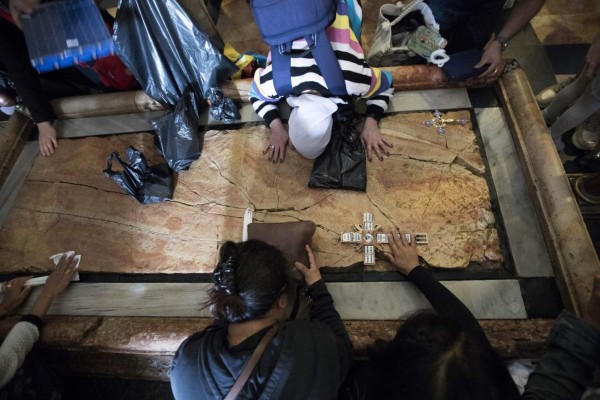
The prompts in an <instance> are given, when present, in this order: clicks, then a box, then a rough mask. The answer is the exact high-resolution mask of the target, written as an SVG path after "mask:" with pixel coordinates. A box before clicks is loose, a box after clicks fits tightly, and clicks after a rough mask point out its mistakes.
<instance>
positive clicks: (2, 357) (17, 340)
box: [0, 321, 40, 388]
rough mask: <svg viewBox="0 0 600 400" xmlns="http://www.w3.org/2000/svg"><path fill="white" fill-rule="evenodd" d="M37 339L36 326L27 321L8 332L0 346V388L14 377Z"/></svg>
mask: <svg viewBox="0 0 600 400" xmlns="http://www.w3.org/2000/svg"><path fill="white" fill-rule="evenodd" d="M39 337H40V332H39V330H38V328H37V326H35V325H34V324H32V323H31V322H27V321H21V322H19V323H17V324H16V325H15V326H14V327H13V328H12V329H11V330H10V332H8V335H7V336H6V339H4V342H2V345H1V346H0V388H2V387H4V386H5V385H6V384H7V383H8V382H10V380H11V379H12V378H13V376H15V373H16V372H17V370H18V369H19V368H20V367H21V365H22V364H23V361H24V360H25V357H26V356H27V354H28V353H29V351H30V350H31V348H32V347H33V345H34V344H35V342H37V340H38V339H39Z"/></svg>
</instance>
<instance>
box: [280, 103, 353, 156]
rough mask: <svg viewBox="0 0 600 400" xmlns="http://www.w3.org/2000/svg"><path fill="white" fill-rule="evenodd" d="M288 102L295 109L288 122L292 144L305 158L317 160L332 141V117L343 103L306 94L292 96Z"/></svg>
mask: <svg viewBox="0 0 600 400" xmlns="http://www.w3.org/2000/svg"><path fill="white" fill-rule="evenodd" d="M287 102H288V104H289V105H290V107H293V108H292V113H291V115H290V119H289V121H288V125H289V134H290V142H291V143H292V145H293V146H294V148H295V149H296V150H297V151H298V153H300V154H301V155H303V156H304V157H306V158H309V159H314V158H317V157H318V156H319V155H320V154H321V153H322V152H323V150H325V147H327V143H329V139H331V128H332V127H333V117H332V116H331V115H332V114H333V113H334V112H336V111H337V109H338V107H337V103H340V102H342V103H343V101H342V100H341V99H338V98H330V97H322V96H317V95H314V94H309V93H305V94H301V95H300V96H298V97H294V96H290V97H288V98H287Z"/></svg>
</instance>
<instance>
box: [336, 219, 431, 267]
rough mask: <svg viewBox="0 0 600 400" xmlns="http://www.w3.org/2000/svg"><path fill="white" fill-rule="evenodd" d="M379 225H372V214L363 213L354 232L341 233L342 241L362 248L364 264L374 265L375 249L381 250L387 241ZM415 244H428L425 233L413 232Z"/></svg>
mask: <svg viewBox="0 0 600 400" xmlns="http://www.w3.org/2000/svg"><path fill="white" fill-rule="evenodd" d="M380 231H381V226H379V225H373V214H371V213H363V223H362V225H358V224H355V225H354V232H344V233H342V235H341V242H342V243H354V244H355V246H354V248H355V249H356V251H360V250H364V254H365V257H364V261H363V263H364V265H375V250H376V249H377V250H379V251H383V246H382V244H387V243H388V237H387V235H386V234H385V233H381V232H380ZM406 240H407V241H408V242H409V243H410V241H411V237H410V234H409V233H407V234H406ZM414 240H415V242H416V244H420V245H422V244H428V243H429V241H428V239H427V234H426V233H415V234H414Z"/></svg>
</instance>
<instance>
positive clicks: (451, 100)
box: [55, 88, 471, 139]
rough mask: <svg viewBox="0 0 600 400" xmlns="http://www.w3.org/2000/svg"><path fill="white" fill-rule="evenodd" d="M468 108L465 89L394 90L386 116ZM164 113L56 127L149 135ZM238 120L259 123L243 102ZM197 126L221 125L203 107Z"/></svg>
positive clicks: (84, 133)
mask: <svg viewBox="0 0 600 400" xmlns="http://www.w3.org/2000/svg"><path fill="white" fill-rule="evenodd" d="M461 108H471V101H470V100H469V95H468V93H467V90H466V89H464V88H456V89H428V90H411V91H396V92H394V97H393V98H392V100H391V101H390V104H389V107H388V109H387V110H386V114H390V113H395V112H409V111H430V110H451V109H461ZM365 109H366V106H365V104H364V100H363V101H359V102H358V105H357V111H358V112H364V111H365ZM279 111H280V115H281V118H283V119H284V120H286V119H287V118H289V115H290V107H289V106H288V105H287V103H286V102H285V101H281V102H280V103H279ZM164 114H165V111H151V112H139V113H132V114H121V115H109V116H98V117H86V118H75V119H64V120H57V121H56V123H55V128H56V131H57V133H58V137H59V138H61V139H73V138H81V137H89V136H103V135H113V134H122V133H134V132H151V131H153V130H154V129H153V128H152V123H151V121H152V120H153V119H155V118H158V117H160V116H162V115H164ZM240 116H241V118H240V120H239V121H236V122H235V124H240V123H248V122H262V119H261V118H260V117H259V116H258V115H257V114H256V113H255V112H254V109H253V108H252V105H251V104H247V103H244V104H242V107H241V108H240ZM200 125H202V126H206V127H207V128H210V127H211V126H216V125H223V122H222V121H218V120H215V119H213V118H212V117H211V116H210V115H209V113H208V108H207V107H204V108H203V109H202V112H201V113H200Z"/></svg>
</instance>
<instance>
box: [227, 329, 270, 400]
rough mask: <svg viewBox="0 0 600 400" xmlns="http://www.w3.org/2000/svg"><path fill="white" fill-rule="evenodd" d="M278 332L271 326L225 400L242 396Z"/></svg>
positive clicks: (232, 399)
mask: <svg viewBox="0 0 600 400" xmlns="http://www.w3.org/2000/svg"><path fill="white" fill-rule="evenodd" d="M276 332H277V326H276V325H273V326H271V329H269V331H268V332H267V333H265V336H263V338H262V339H261V340H260V342H259V343H258V346H256V349H254V352H252V355H251V356H250V358H249V359H248V361H247V362H246V365H244V368H243V369H242V372H241V373H240V376H238V378H237V379H236V380H235V383H234V384H233V386H232V387H231V389H229V393H227V396H225V397H224V398H223V400H235V399H236V398H237V396H238V394H240V392H241V391H242V389H243V388H244V385H245V384H246V382H248V378H250V375H251V374H252V371H254V368H256V364H258V361H259V360H260V357H261V356H262V355H263V353H264V352H265V349H266V348H267V344H269V342H270V341H271V339H272V338H273V336H275V333H276Z"/></svg>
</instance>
